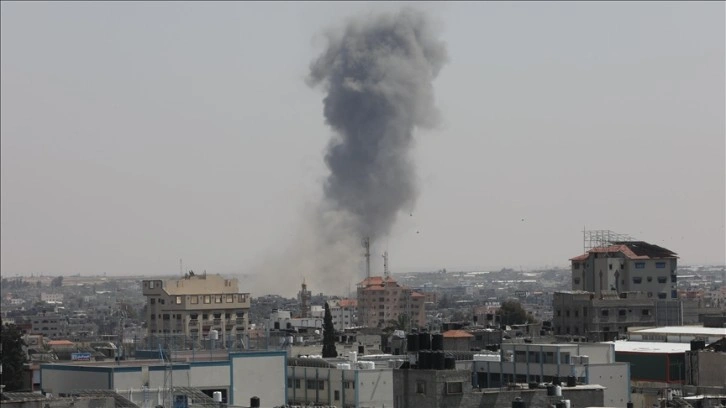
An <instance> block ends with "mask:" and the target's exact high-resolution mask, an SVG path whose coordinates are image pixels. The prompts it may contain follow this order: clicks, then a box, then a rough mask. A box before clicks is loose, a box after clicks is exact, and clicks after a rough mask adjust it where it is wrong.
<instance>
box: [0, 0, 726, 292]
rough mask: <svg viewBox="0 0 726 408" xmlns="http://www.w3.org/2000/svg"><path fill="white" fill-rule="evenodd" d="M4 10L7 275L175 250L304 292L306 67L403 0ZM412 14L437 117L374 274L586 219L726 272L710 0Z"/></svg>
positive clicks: (725, 176)
mask: <svg viewBox="0 0 726 408" xmlns="http://www.w3.org/2000/svg"><path fill="white" fill-rule="evenodd" d="M0 7H1V8H2V14H1V15H0V17H1V18H2V27H1V30H2V39H1V41H2V47H1V49H2V66H1V67H2V87H0V88H1V89H2V90H1V96H2V107H1V109H2V118H3V120H2V121H1V124H0V125H1V126H2V140H1V142H2V149H1V153H0V154H1V158H2V160H1V163H0V166H1V170H2V171H1V174H0V177H1V180H2V201H1V204H2V205H1V210H0V211H1V212H2V213H1V214H2V228H1V232H0V233H1V240H2V249H1V256H0V258H1V259H2V260H1V264H0V265H1V266H0V267H1V269H0V270H1V271H2V275H3V277H6V276H7V277H10V276H15V275H23V276H29V275H30V274H31V273H33V274H35V275H38V274H40V273H47V274H51V273H52V274H65V275H73V274H77V273H80V274H82V275H92V274H101V273H104V272H105V273H108V274H109V275H128V274H133V275H145V276H153V275H156V274H163V275H173V274H175V273H177V271H178V269H179V259H183V262H184V265H185V267H184V269H193V270H195V271H202V270H207V271H208V272H209V273H220V274H246V275H257V276H264V277H267V278H270V281H269V282H268V284H270V285H274V284H279V283H280V282H281V279H283V278H289V279H290V282H291V283H290V284H291V285H292V286H294V287H297V285H299V282H300V281H301V280H302V278H303V277H306V278H307V279H308V281H309V282H311V281H312V282H313V283H316V282H315V279H314V276H311V275H313V274H314V273H315V268H316V265H317V264H316V262H315V260H314V259H310V258H314V254H313V253H310V252H311V251H310V248H309V247H308V246H305V244H306V241H309V240H310V237H309V236H308V235H307V233H308V229H307V228H306V227H305V223H306V221H307V220H308V219H309V218H310V216H311V211H313V210H312V209H313V208H314V207H315V205H316V203H318V202H319V201H320V197H321V195H322V185H323V181H324V179H325V177H326V176H327V174H328V169H327V167H326V166H325V163H324V160H323V155H324V151H325V148H326V144H327V143H328V141H329V139H330V138H331V134H332V131H331V130H330V128H329V127H328V126H327V125H326V124H325V118H324V115H323V97H324V96H325V94H324V92H323V91H321V90H320V89H316V88H312V87H310V86H308V85H307V84H306V81H305V79H306V76H307V75H308V72H309V69H310V64H311V62H312V61H313V60H314V59H315V58H316V57H317V56H318V55H319V54H320V52H321V50H322V49H323V48H324V44H325V40H324V38H323V33H325V31H326V30H328V29H330V28H331V27H340V26H341V25H342V24H343V21H344V20H345V19H346V18H348V17H355V16H360V15H366V14H377V13H380V12H383V11H396V10H398V9H400V8H401V7H402V6H401V4H372V3H350V4H348V3H333V4H322V3H279V4H278V3H251V4H247V3H232V2H230V3H211V4H210V3H141V2H138V3H137V2H131V3H85V2H82V3H35V2H33V3H27V4H26V3H13V2H3V3H2V5H1V6H0ZM417 8H418V9H421V10H423V11H424V12H426V13H428V14H429V16H430V17H431V18H432V21H434V22H435V23H436V25H437V28H438V29H439V30H440V38H441V40H442V41H443V42H444V43H446V46H447V49H448V61H447V63H446V64H445V65H444V67H443V69H442V70H441V73H440V74H439V76H438V77H437V78H436V79H435V80H434V81H433V89H434V94H435V105H436V107H437V109H438V111H439V113H440V116H441V123H440V124H439V125H438V126H436V127H435V128H432V129H425V130H421V129H417V130H415V132H414V143H415V144H414V147H413V151H412V156H411V157H412V161H413V163H414V165H415V168H416V171H417V181H418V185H417V188H418V190H419V194H418V198H417V200H416V202H415V206H414V207H413V209H412V210H410V211H406V212H405V213H399V216H398V218H397V220H396V222H395V224H394V225H393V227H392V230H391V232H390V234H389V235H388V236H386V237H381V238H379V239H377V240H376V241H374V242H373V246H372V248H373V251H372V252H373V257H372V264H373V268H372V269H373V270H374V271H378V270H382V259H381V257H380V255H381V254H382V253H383V251H384V250H388V252H389V253H390V254H391V258H390V268H391V270H392V271H393V272H394V273H396V272H408V271H413V270H432V269H439V268H447V269H449V270H456V269H490V270H492V269H501V268H504V267H508V268H514V269H518V268H522V269H532V268H535V267H538V266H553V267H554V266H561V267H566V266H567V263H568V262H567V260H568V259H569V258H571V257H573V256H577V255H579V254H580V253H581V250H582V230H583V228H587V229H610V230H614V231H616V232H619V233H624V234H629V235H632V236H634V237H635V238H637V239H639V240H643V241H647V242H651V243H653V244H657V245H661V246H664V247H666V248H668V249H670V250H672V251H674V252H676V253H678V255H679V257H680V260H679V264H682V265H687V264H720V265H722V264H724V258H725V256H726V255H725V251H726V250H725V248H726V241H725V240H724V235H725V234H726V231H725V230H724V224H725V210H724V209H725V208H726V205H725V201H724V200H725V195H726V192H725V187H724V186H725V185H726V167H725V160H724V156H725V153H726V152H725V144H724V132H725V125H724V122H725V121H724V110H725V104H724V87H725V86H724V75H723V72H724V69H725V64H724V54H725V52H724V42H725V41H724V34H725V32H724V10H725V9H724V4H723V3H719V2H715V3H710V2H704V3H680V2H679V3H675V2H665V3H589V2H585V3H500V2H494V3H455V4H444V3H430V4H428V3H426V4H418V5H417ZM351 239H354V240H359V239H360V237H352V238H351ZM301 243H302V244H303V245H302V246H301V245H300V244H301ZM359 252H360V255H362V249H361V250H360V251H359ZM281 258H286V259H281ZM340 269H341V275H342V277H341V279H340V280H341V282H342V283H343V284H344V285H343V286H345V285H347V284H348V283H350V282H352V283H353V284H355V283H356V282H357V280H356V279H358V278H362V275H361V272H362V270H363V261H362V257H361V256H358V255H356V256H354V257H350V259H348V262H345V263H343V264H341V266H340ZM358 280H359V279H358ZM282 282H284V281H282ZM242 286H244V284H243V283H242Z"/></svg>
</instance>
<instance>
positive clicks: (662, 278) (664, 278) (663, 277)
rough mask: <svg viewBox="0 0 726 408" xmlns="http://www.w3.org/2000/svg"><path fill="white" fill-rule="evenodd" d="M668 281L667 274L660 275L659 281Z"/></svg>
mask: <svg viewBox="0 0 726 408" xmlns="http://www.w3.org/2000/svg"><path fill="white" fill-rule="evenodd" d="M667 281H668V277H667V276H659V277H658V283H666V282H667Z"/></svg>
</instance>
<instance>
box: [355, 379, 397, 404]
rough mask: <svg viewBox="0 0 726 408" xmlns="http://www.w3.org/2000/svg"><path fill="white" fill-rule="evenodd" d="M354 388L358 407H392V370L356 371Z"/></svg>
mask: <svg viewBox="0 0 726 408" xmlns="http://www.w3.org/2000/svg"><path fill="white" fill-rule="evenodd" d="M356 386H357V390H356V391H357V393H356V395H357V401H356V402H357V404H356V405H357V406H358V407H361V408H366V407H370V408H373V407H376V408H378V407H381V408H383V407H390V406H392V405H393V393H394V390H393V370H358V371H357V383H356Z"/></svg>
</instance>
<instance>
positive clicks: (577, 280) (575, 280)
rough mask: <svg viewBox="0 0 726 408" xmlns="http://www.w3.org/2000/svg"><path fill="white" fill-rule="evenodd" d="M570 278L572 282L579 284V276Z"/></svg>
mask: <svg viewBox="0 0 726 408" xmlns="http://www.w3.org/2000/svg"><path fill="white" fill-rule="evenodd" d="M572 280H573V282H575V285H579V284H580V278H574V279H572Z"/></svg>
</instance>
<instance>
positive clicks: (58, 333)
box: [30, 312, 68, 340]
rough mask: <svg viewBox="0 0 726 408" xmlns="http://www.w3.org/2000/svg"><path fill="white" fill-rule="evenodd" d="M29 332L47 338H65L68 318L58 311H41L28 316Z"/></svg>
mask: <svg viewBox="0 0 726 408" xmlns="http://www.w3.org/2000/svg"><path fill="white" fill-rule="evenodd" d="M30 323H31V325H32V329H31V333H33V334H42V335H43V336H45V337H47V338H49V339H54V340H55V339H65V338H66V337H67V336H68V318H67V317H65V316H61V315H60V314H58V313H47V312H42V313H39V314H37V315H34V316H32V317H31V318H30Z"/></svg>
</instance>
